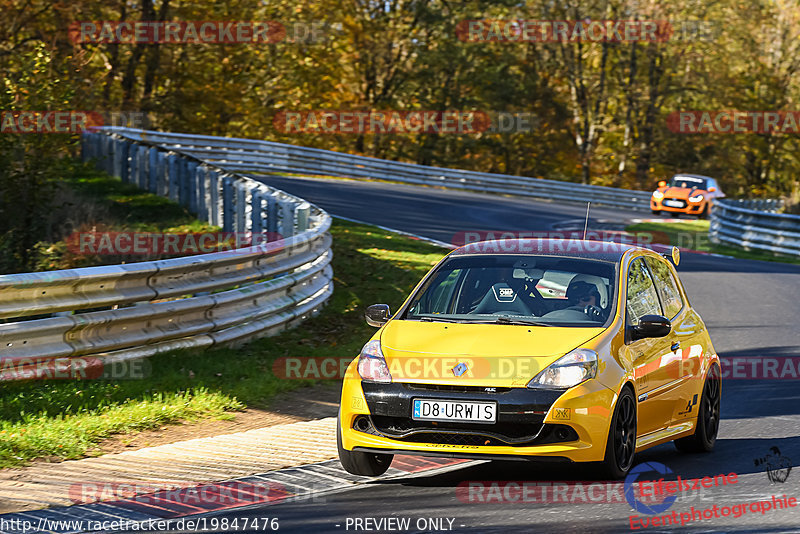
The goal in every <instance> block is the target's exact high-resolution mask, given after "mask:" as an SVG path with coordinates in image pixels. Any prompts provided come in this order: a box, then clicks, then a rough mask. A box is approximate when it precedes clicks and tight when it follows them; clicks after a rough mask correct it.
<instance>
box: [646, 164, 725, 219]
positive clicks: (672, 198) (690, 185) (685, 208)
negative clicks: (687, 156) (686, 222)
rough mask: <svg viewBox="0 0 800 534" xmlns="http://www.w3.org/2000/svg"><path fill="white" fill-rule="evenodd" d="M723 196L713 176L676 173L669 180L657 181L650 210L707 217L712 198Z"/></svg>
mask: <svg viewBox="0 0 800 534" xmlns="http://www.w3.org/2000/svg"><path fill="white" fill-rule="evenodd" d="M724 196H725V195H724V194H723V193H722V190H720V188H719V184H718V183H717V181H716V180H715V179H714V178H709V177H708V176H700V175H698V174H676V175H675V176H673V177H672V178H670V180H669V182H665V181H663V180H662V181H660V182H658V189H656V190H655V191H653V196H652V197H651V198H650V210H651V211H652V212H653V213H654V214H656V215H658V214H659V213H661V212H662V211H667V212H670V213H674V214H676V215H677V214H680V213H686V214H689V215H697V216H698V217H707V216H708V212H709V211H710V210H711V206H712V205H713V203H714V200H715V199H717V198H722V197H724Z"/></svg>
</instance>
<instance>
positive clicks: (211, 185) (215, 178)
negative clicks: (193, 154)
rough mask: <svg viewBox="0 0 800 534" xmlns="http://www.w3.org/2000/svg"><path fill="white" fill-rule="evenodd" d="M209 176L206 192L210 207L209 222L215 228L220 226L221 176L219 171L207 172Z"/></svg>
mask: <svg viewBox="0 0 800 534" xmlns="http://www.w3.org/2000/svg"><path fill="white" fill-rule="evenodd" d="M206 175H207V176H208V181H207V182H206V183H207V184H208V190H207V191H206V199H207V204H206V205H207V206H208V221H209V222H210V223H211V224H213V225H214V226H219V225H220V220H221V217H220V198H219V174H217V171H213V170H210V169H209V170H208V171H206Z"/></svg>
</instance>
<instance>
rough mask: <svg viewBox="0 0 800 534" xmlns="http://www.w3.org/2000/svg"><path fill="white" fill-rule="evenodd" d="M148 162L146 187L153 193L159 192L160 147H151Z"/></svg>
mask: <svg viewBox="0 0 800 534" xmlns="http://www.w3.org/2000/svg"><path fill="white" fill-rule="evenodd" d="M148 159H149V161H148V164H147V171H148V172H147V186H146V187H145V188H144V189H145V190H146V191H150V192H151V193H158V149H157V148H151V149H150V155H149V158H148Z"/></svg>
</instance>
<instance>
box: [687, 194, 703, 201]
mask: <svg viewBox="0 0 800 534" xmlns="http://www.w3.org/2000/svg"><path fill="white" fill-rule="evenodd" d="M701 200H703V195H695V196H693V197H689V202H700V201H701Z"/></svg>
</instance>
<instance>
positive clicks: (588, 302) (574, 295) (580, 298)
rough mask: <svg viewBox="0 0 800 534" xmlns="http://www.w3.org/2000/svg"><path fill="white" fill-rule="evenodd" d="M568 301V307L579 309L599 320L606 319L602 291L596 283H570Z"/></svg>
mask: <svg viewBox="0 0 800 534" xmlns="http://www.w3.org/2000/svg"><path fill="white" fill-rule="evenodd" d="M567 301H568V302H569V306H568V308H572V309H578V310H580V311H582V312H583V313H585V314H586V315H588V316H589V317H592V318H596V319H597V320H598V321H601V320H604V319H605V313H604V311H603V309H602V308H601V307H600V293H599V292H598V291H597V286H595V285H594V284H591V283H589V282H583V281H578V282H572V283H570V285H569V287H567Z"/></svg>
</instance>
